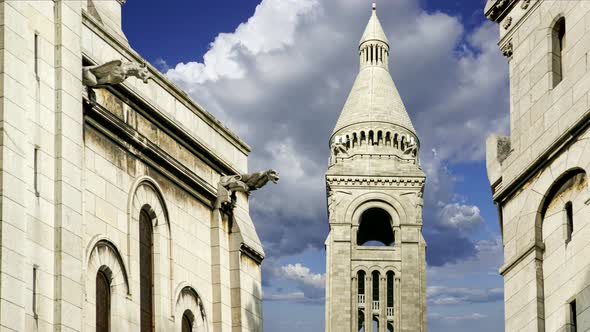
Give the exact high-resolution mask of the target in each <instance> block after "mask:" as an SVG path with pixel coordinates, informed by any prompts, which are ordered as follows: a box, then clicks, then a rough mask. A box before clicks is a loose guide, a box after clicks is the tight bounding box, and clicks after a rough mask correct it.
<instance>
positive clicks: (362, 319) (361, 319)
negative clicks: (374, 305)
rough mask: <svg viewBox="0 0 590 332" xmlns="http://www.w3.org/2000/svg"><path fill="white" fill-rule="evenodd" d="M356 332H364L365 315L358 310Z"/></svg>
mask: <svg viewBox="0 0 590 332" xmlns="http://www.w3.org/2000/svg"><path fill="white" fill-rule="evenodd" d="M358 331H359V332H365V313H364V312H363V311H362V310H359V321H358Z"/></svg>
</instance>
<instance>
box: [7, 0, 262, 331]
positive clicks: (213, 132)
mask: <svg viewBox="0 0 590 332" xmlns="http://www.w3.org/2000/svg"><path fill="white" fill-rule="evenodd" d="M123 3H124V0H80V1H70V0H54V1H40V0H30V1H29V0H4V1H0V118H1V120H0V134H1V136H0V184H1V185H2V187H1V188H2V189H1V190H0V220H1V221H0V234H1V238H0V257H1V263H0V330H2V331H109V330H111V331H140V330H141V331H151V330H156V331H181V330H182V331H262V318H261V315H262V313H261V276H260V273H261V271H260V263H261V261H262V258H263V257H264V252H263V249H262V246H261V243H260V241H259V238H258V236H257V233H256V230H255V228H254V225H253V223H252V221H251V219H250V217H249V212H248V200H247V194H246V193H244V192H245V191H248V190H249V189H256V188H249V189H248V188H246V189H244V188H242V190H240V188H238V187H231V188H229V187H228V188H229V189H231V190H230V191H229V192H228V191H227V190H225V188H222V186H221V185H219V186H218V184H219V182H220V180H221V179H225V181H226V183H229V184H231V183H236V181H238V180H237V179H236V178H223V176H226V175H236V174H243V173H246V172H247V161H248V153H249V151H250V148H249V147H248V145H247V144H246V143H244V142H243V141H241V140H240V139H239V138H238V137H237V136H236V135H235V134H233V133H232V132H230V131H229V130H228V129H227V128H225V127H223V125H222V124H221V123H219V122H218V121H217V120H215V119H214V118H213V117H212V116H211V115H210V114H209V113H207V112H206V111H205V110H204V109H203V108H202V107H200V106H199V105H198V104H197V103H195V102H194V101H192V100H191V99H190V98H189V97H188V96H187V95H186V93H184V92H183V91H181V90H179V89H178V88H177V87H176V86H175V85H173V84H172V83H171V82H170V81H169V80H168V79H166V78H165V77H164V76H163V75H162V74H160V73H159V72H158V71H157V70H156V69H155V68H154V67H152V66H151V65H149V64H148V65H147V66H146V67H142V66H141V65H137V64H142V63H145V60H144V59H142V57H141V56H140V55H139V54H137V53H136V52H135V51H134V50H133V49H132V48H131V47H130V46H129V44H128V42H127V40H126V38H125V35H124V33H123V31H122V30H121V6H122V4H123ZM146 24H149V22H146ZM113 60H122V62H111V61H113ZM127 62H131V63H132V64H127ZM105 63H106V64H107V65H106V67H105V66H103V67H99V68H96V67H90V68H93V69H92V70H90V69H88V68H87V70H84V81H83V66H91V65H102V64H105ZM127 70H130V71H129V72H128V73H129V74H130V75H132V76H133V75H135V76H138V77H141V78H142V79H146V81H145V82H144V81H142V80H140V79H138V78H136V77H129V78H127V79H126V80H125V78H126V77H125V76H124V75H123V74H125V72H126V71H127ZM121 75H123V76H121ZM147 76H151V78H150V79H147ZM117 79H121V80H122V82H120V84H118V83H119V82H117ZM84 84H86V85H95V87H94V88H93V89H92V88H86V87H85V86H84ZM96 85H98V86H96ZM232 181H233V182H232ZM218 188H219V189H218ZM218 190H222V191H223V193H225V194H227V197H226V198H227V199H230V200H231V197H232V192H234V193H235V192H236V191H237V193H235V195H233V197H234V198H235V197H237V199H234V201H235V205H232V204H231V202H230V204H223V208H217V207H219V205H216V200H217V196H218Z"/></svg>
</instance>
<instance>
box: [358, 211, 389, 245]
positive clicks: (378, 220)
mask: <svg viewBox="0 0 590 332" xmlns="http://www.w3.org/2000/svg"><path fill="white" fill-rule="evenodd" d="M356 242H357V245H359V246H391V245H393V244H394V242H395V238H394V233H393V228H392V227H391V216H390V215H389V213H387V212H386V211H385V210H383V209H379V208H371V209H368V210H367V211H365V212H363V214H362V215H361V218H360V220H359V228H358V232H357V237H356Z"/></svg>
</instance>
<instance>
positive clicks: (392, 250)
mask: <svg viewBox="0 0 590 332" xmlns="http://www.w3.org/2000/svg"><path fill="white" fill-rule="evenodd" d="M358 55H359V59H360V72H359V74H358V76H357V78H356V81H355V82H354V85H353V87H352V91H351V92H350V95H349V97H348V100H347V101H346V103H345V105H344V108H343V110H342V113H341V114H340V118H339V119H338V122H337V124H336V127H335V128H334V131H333V134H332V136H331V138H330V149H331V157H330V164H329V168H328V171H327V173H326V186H327V193H328V216H329V226H330V231H329V235H328V238H327V239H326V256H327V258H326V264H327V268H326V331H328V332H345V331H367V332H386V331H407V332H410V331H411V332H417V331H426V296H425V292H426V287H425V284H426V276H425V266H426V261H425V249H426V244H425V241H424V238H423V237H422V205H423V204H422V202H423V200H422V193H423V189H424V181H425V174H424V172H423V171H422V170H421V168H420V165H419V161H418V148H419V140H418V136H417V135H416V131H415V130H414V127H413V125H412V122H411V120H410V117H409V116H408V113H407V111H406V109H405V107H404V104H403V102H402V100H401V98H400V96H399V93H398V91H397V89H396V87H395V84H394V82H393V80H392V78H391V75H390V73H389V65H388V62H389V41H388V39H387V37H386V35H385V33H384V32H383V28H382V27H381V23H380V22H379V19H378V18H377V14H376V9H375V6H373V12H372V15H371V18H370V20H369V23H368V25H367V28H366V30H365V32H364V34H363V36H362V39H361V41H360V44H359V49H358Z"/></svg>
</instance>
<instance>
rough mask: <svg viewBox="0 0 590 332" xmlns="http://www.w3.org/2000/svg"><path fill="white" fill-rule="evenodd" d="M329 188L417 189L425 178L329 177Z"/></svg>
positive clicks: (327, 179)
mask: <svg viewBox="0 0 590 332" xmlns="http://www.w3.org/2000/svg"><path fill="white" fill-rule="evenodd" d="M326 181H327V182H328V185H329V186H338V185H352V186H381V187H386V186H389V187H416V188H420V187H422V186H423V185H424V182H425V179H424V178H408V177H361V176H357V177H351V176H329V177H327V178H326Z"/></svg>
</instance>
